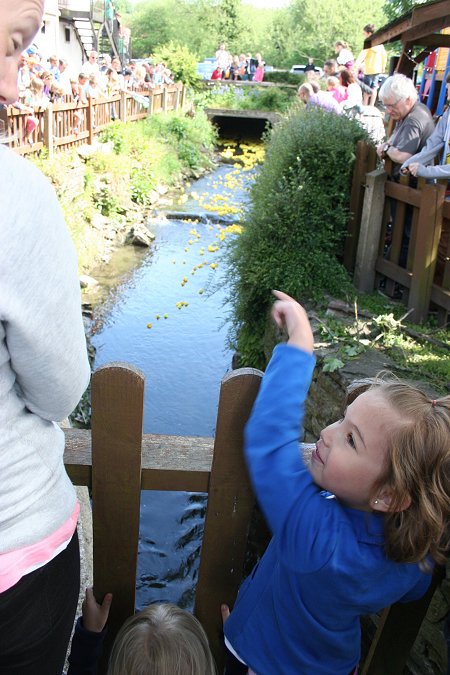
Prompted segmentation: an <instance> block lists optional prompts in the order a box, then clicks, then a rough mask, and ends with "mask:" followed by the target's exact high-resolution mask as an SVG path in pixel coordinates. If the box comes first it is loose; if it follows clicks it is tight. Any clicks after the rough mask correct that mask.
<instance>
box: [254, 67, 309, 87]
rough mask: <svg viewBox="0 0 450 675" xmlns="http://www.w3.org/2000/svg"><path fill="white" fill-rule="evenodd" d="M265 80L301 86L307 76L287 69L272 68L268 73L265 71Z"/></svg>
mask: <svg viewBox="0 0 450 675" xmlns="http://www.w3.org/2000/svg"><path fill="white" fill-rule="evenodd" d="M264 81H265V82H280V83H282V84H296V85H297V86H300V85H301V84H302V83H303V82H304V81H305V76H304V75H303V73H302V74H300V73H290V72H289V71H287V70H271V71H269V72H268V73H264Z"/></svg>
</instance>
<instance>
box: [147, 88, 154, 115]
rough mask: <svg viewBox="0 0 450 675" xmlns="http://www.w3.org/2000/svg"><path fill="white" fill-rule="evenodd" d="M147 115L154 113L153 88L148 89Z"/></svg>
mask: <svg viewBox="0 0 450 675" xmlns="http://www.w3.org/2000/svg"><path fill="white" fill-rule="evenodd" d="M147 115H149V116H150V115H153V89H149V90H148V111H147Z"/></svg>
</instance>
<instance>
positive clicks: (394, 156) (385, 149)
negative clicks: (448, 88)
mask: <svg viewBox="0 0 450 675" xmlns="http://www.w3.org/2000/svg"><path fill="white" fill-rule="evenodd" d="M380 99H381V100H382V102H383V104H384V106H385V108H386V113H388V114H389V115H390V117H391V119H392V120H395V122H396V124H395V128H394V131H393V133H392V135H391V136H390V138H389V139H388V140H387V142H386V143H380V145H377V154H378V156H379V157H380V158H381V159H387V158H388V159H390V160H392V168H391V169H390V171H389V176H388V180H393V181H396V182H398V180H399V176H400V167H401V165H402V164H403V162H406V160H407V159H409V158H410V157H412V155H415V154H416V153H417V152H420V151H421V150H422V148H423V147H424V146H425V144H426V142H427V139H428V138H429V137H430V136H431V134H432V133H433V131H434V122H433V118H432V116H431V113H430V111H429V110H428V108H427V107H426V105H424V104H423V103H419V101H418V100H417V90H416V87H415V86H414V82H413V81H412V80H411V79H409V77H406V76H405V75H400V74H396V75H392V76H391V77H388V78H387V80H385V82H384V83H383V85H382V86H381V89H380ZM412 180H414V181H415V179H412ZM411 187H415V185H413V184H412V183H411ZM396 210H397V202H396V200H395V199H390V211H391V227H393V226H394V223H395V216H396ZM412 215H413V212H412V207H411V206H410V205H409V204H408V205H407V206H406V209H405V217H404V223H403V234H402V243H401V250H400V256H399V260H398V264H399V265H400V267H406V264H407V258H408V246H409V240H410V236H411V224H412Z"/></svg>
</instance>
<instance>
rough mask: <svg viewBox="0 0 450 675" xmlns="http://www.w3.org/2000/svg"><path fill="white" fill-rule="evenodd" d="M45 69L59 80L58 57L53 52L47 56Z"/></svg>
mask: <svg viewBox="0 0 450 675" xmlns="http://www.w3.org/2000/svg"><path fill="white" fill-rule="evenodd" d="M48 64H49V65H48V68H47V70H48V71H49V72H50V73H51V74H52V76H53V79H54V80H57V81H59V68H58V57H57V56H56V55H55V54H52V56H49V57H48Z"/></svg>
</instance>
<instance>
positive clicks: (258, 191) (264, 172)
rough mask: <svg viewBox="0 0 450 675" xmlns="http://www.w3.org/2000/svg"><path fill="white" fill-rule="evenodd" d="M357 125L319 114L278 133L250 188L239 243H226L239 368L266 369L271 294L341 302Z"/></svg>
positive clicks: (290, 122)
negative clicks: (342, 254) (342, 255)
mask: <svg viewBox="0 0 450 675" xmlns="http://www.w3.org/2000/svg"><path fill="white" fill-rule="evenodd" d="M366 138H367V134H366V133H365V131H364V130H363V129H362V128H361V127H360V126H359V124H358V123H357V122H356V121H354V120H350V119H348V118H347V117H344V116H338V115H334V114H332V113H328V112H326V111H323V110H321V109H318V108H315V109H312V110H305V109H302V110H300V111H297V112H294V113H293V114H292V115H291V116H290V117H289V118H288V119H287V120H286V121H285V122H284V123H283V124H281V125H279V126H277V127H276V128H275V129H274V131H273V132H272V135H271V137H270V140H269V142H268V147H267V153H266V159H265V162H264V165H263V167H262V169H261V173H260V174H259V176H258V178H257V180H256V181H255V184H254V187H253V189H252V195H251V197H252V199H251V207H250V209H249V211H248V212H247V215H246V216H245V220H244V223H243V224H244V230H243V233H242V235H241V236H240V237H237V238H236V239H233V240H232V241H230V243H229V248H228V250H227V253H226V255H227V258H228V263H229V272H228V281H229V287H230V302H231V306H232V328H231V331H230V334H229V341H230V343H231V344H232V345H233V346H234V347H235V348H237V350H238V352H239V353H240V355H241V358H242V364H243V365H248V366H254V367H260V368H261V367H264V366H265V356H264V340H265V332H266V326H267V317H268V312H269V308H270V305H271V290H272V289H274V288H277V289H280V290H283V291H285V292H286V293H289V294H290V295H292V296H293V297H295V298H298V299H299V300H301V301H302V302H307V301H309V300H311V301H315V302H317V301H321V300H323V298H324V295H325V294H326V293H331V294H333V295H335V296H338V297H342V295H343V294H345V292H346V291H348V290H349V289H350V280H349V277H348V275H347V273H346V270H345V268H344V267H343V266H342V265H341V263H340V262H339V253H340V252H341V250H342V245H343V241H344V238H345V235H346V228H347V221H348V216H349V195H350V181H351V175H352V168H353V163H354V159H355V154H354V153H355V145H356V142H357V141H358V140H360V139H366Z"/></svg>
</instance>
